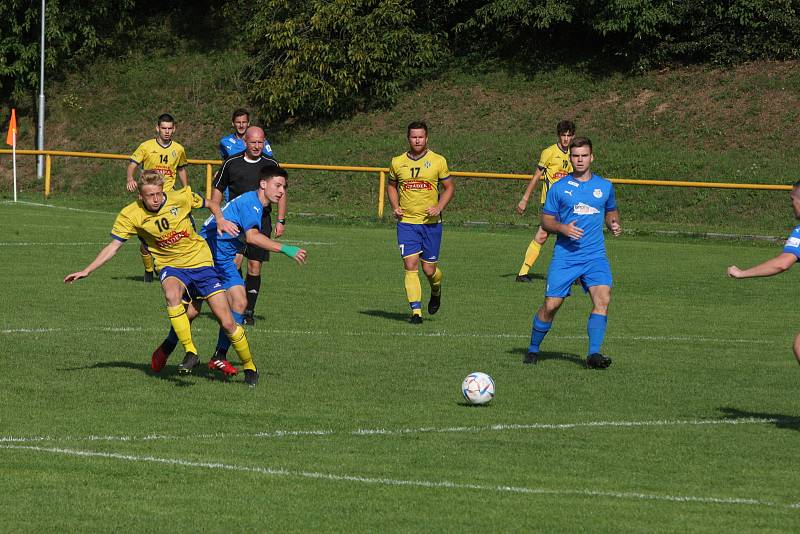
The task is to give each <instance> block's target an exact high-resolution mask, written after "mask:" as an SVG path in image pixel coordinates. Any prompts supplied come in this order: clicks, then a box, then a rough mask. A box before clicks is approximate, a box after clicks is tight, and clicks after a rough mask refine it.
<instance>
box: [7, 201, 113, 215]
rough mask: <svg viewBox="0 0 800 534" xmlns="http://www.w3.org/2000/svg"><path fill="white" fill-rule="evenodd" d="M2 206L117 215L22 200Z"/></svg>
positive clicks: (8, 202)
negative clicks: (14, 205)
mask: <svg viewBox="0 0 800 534" xmlns="http://www.w3.org/2000/svg"><path fill="white" fill-rule="evenodd" d="M0 204H12V205H13V204H24V205H25V206H36V207H39V208H51V209H57V210H67V211H77V212H80V213H101V214H103V215H114V213H116V212H113V211H98V210H87V209H82V208H70V207H68V206H54V205H53V204H41V203H39V202H26V201H23V200H20V201H18V202H13V201H10V200H6V201H3V202H0Z"/></svg>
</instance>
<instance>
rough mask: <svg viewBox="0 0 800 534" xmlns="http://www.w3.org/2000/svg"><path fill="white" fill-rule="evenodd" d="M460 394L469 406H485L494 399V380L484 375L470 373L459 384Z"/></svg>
mask: <svg viewBox="0 0 800 534" xmlns="http://www.w3.org/2000/svg"><path fill="white" fill-rule="evenodd" d="M461 393H463V394H464V398H465V399H467V402H468V403H470V404H487V403H488V402H489V401H491V400H492V399H493V398H494V380H492V377H491V376H489V375H487V374H486V373H480V372H475V373H470V374H469V375H467V378H465V379H464V381H463V382H462V383H461Z"/></svg>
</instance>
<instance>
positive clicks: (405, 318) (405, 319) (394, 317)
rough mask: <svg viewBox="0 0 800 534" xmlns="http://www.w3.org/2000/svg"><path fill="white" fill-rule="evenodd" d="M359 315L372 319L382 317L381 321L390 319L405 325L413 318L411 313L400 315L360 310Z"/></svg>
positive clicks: (383, 311) (381, 311)
mask: <svg viewBox="0 0 800 534" xmlns="http://www.w3.org/2000/svg"><path fill="white" fill-rule="evenodd" d="M358 313H361V314H363V315H369V316H370V317H380V318H381V319H388V320H390V321H402V322H404V323H407V322H408V318H409V317H411V313H410V312H409V313H398V312H388V311H385V310H358Z"/></svg>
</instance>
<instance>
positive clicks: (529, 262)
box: [517, 239, 542, 276]
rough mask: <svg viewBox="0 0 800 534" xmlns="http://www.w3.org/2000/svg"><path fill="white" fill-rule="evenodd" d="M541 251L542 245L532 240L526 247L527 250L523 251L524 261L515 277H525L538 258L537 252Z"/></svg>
mask: <svg viewBox="0 0 800 534" xmlns="http://www.w3.org/2000/svg"><path fill="white" fill-rule="evenodd" d="M541 250H542V245H540V244H539V243H537V242H536V240H535V239H534V240H532V241H531V244H530V245H528V250H526V251H525V260H524V261H523V262H522V267H520V268H519V274H518V275H517V276H525V275H526V274H528V272H529V271H530V270H531V267H533V264H534V263H536V260H537V259H538V258H539V252H540V251H541Z"/></svg>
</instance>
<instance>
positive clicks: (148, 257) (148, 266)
mask: <svg viewBox="0 0 800 534" xmlns="http://www.w3.org/2000/svg"><path fill="white" fill-rule="evenodd" d="M139 254H140V255H141V256H142V264H143V265H144V278H143V280H144V281H145V282H152V281H153V279H154V278H155V269H156V263H155V261H154V260H153V255H152V254H150V250H149V249H148V248H147V245H145V243H144V241H141V245H140V246H139Z"/></svg>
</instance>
